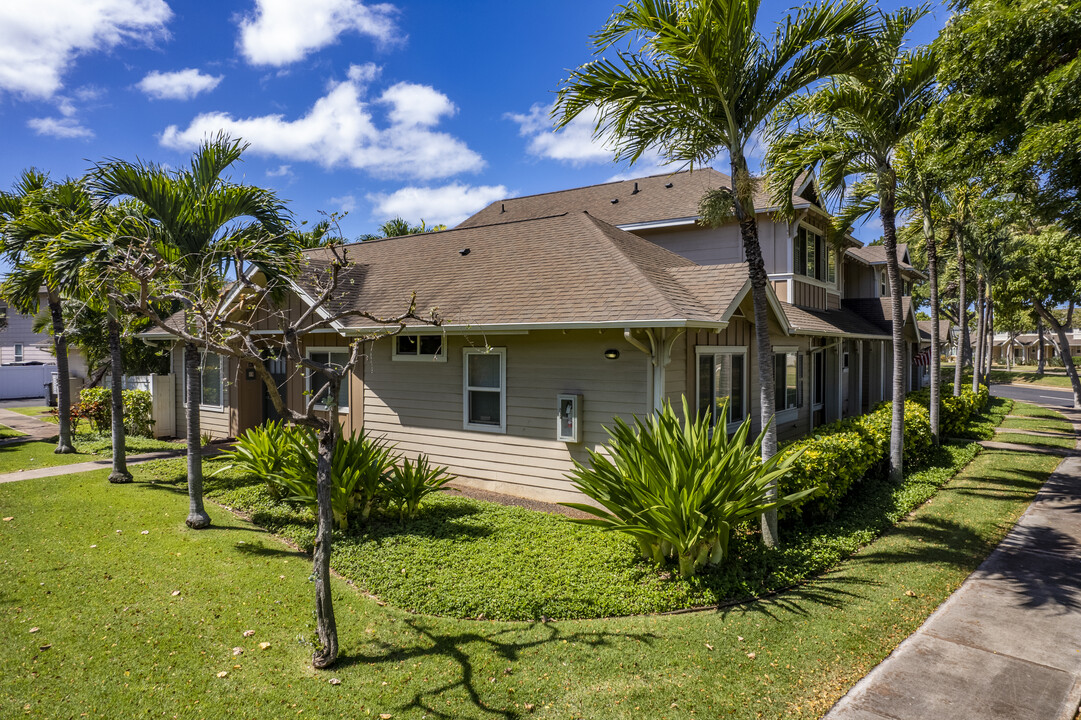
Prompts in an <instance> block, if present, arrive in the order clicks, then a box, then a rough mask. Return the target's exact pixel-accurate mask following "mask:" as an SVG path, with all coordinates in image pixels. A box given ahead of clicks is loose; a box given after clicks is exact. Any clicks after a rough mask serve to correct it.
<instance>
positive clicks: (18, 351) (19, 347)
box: [15, 343, 23, 362]
mask: <svg viewBox="0 0 1081 720" xmlns="http://www.w3.org/2000/svg"><path fill="white" fill-rule="evenodd" d="M22 361H23V344H22V343H15V362H22Z"/></svg>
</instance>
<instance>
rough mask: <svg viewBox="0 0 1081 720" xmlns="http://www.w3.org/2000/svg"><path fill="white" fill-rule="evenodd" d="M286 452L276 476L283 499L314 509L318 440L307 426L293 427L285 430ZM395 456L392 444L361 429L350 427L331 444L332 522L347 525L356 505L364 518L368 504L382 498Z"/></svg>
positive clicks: (368, 509) (367, 511) (365, 517)
mask: <svg viewBox="0 0 1081 720" xmlns="http://www.w3.org/2000/svg"><path fill="white" fill-rule="evenodd" d="M284 438H285V447H286V452H285V454H284V456H283V462H282V466H281V471H280V472H279V473H278V476H277V477H278V480H279V482H280V483H281V485H282V487H283V491H284V494H287V495H286V497H285V499H286V500H290V501H293V502H300V503H304V504H305V505H307V506H308V507H309V508H312V510H313V511H314V510H315V508H316V507H317V505H318V501H317V498H316V467H317V464H318V459H319V442H318V439H317V438H316V435H315V431H313V430H312V429H311V428H294V429H292V431H290V432H288V433H285V435H284ZM397 459H398V456H397V455H395V454H394V452H393V446H391V445H388V444H387V443H386V442H385V441H383V440H377V439H374V438H372V437H371V436H370V435H368V434H367V433H365V432H361V433H360V434H359V435H358V434H357V433H356V431H354V432H353V433H352V434H351V435H350V436H349V437H347V438H346V437H342V438H340V439H339V440H338V443H337V445H336V447H335V451H334V458H333V459H332V461H331V468H330V479H331V492H330V505H331V509H332V510H333V512H334V524H335V526H337V527H339V528H343V529H344V528H347V527H349V515H350V514H351V513H352V512H353V511H354V510H355V509H356V508H358V507H359V508H360V519H361V520H367V519H368V516H369V514H370V513H371V511H372V508H373V507H375V505H376V503H378V502H379V501H380V500H381V499H382V495H383V484H384V482H385V481H386V478H387V476H388V475H389V474H390V472H391V470H392V468H393V467H394V463H395V461H396V460H397Z"/></svg>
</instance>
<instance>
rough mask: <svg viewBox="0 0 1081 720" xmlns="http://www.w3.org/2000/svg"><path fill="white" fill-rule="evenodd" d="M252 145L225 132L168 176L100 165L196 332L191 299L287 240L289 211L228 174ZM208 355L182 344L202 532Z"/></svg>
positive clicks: (105, 183) (100, 187) (192, 505)
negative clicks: (264, 243) (132, 210)
mask: <svg viewBox="0 0 1081 720" xmlns="http://www.w3.org/2000/svg"><path fill="white" fill-rule="evenodd" d="M247 147H248V146H247V145H246V144H244V143H242V142H241V141H239V140H232V139H230V138H228V137H227V136H225V135H224V134H219V135H218V136H217V137H215V138H213V139H211V140H208V141H207V142H205V143H204V144H203V145H202V146H200V148H199V149H198V150H197V151H196V152H195V154H194V156H193V157H192V160H191V165H190V167H188V168H184V169H180V170H176V171H169V170H166V169H164V168H162V167H160V166H158V165H153V164H149V163H144V162H142V161H136V162H134V163H131V162H126V161H123V160H117V159H112V160H109V161H106V162H103V163H100V164H99V165H98V166H97V167H96V168H95V170H94V172H93V174H92V180H91V184H92V186H93V187H94V189H95V190H96V191H97V193H98V194H99V196H100V197H101V199H102V200H104V201H107V202H108V201H112V200H114V199H116V198H130V199H131V200H132V201H134V203H135V204H136V205H137V206H138V208H139V211H140V214H141V216H142V217H144V218H145V219H146V224H145V225H143V228H144V230H143V231H142V232H143V233H144V238H143V240H144V242H145V243H146V247H147V248H148V251H149V252H152V253H153V254H154V255H155V257H157V258H160V259H161V261H162V267H163V275H162V280H164V281H168V282H170V283H172V285H173V286H174V294H175V295H176V296H178V297H181V298H186V299H187V300H188V307H187V308H186V309H185V317H184V322H185V323H187V325H188V326H189V327H194V325H195V323H196V322H197V319H196V318H195V317H194V316H193V314H192V313H191V312H190V307H191V304H192V301H193V300H194V299H197V298H206V297H211V296H214V295H215V294H218V293H221V292H222V290H223V282H224V281H223V278H226V277H228V269H229V267H230V265H231V260H232V258H233V253H234V251H235V250H236V249H237V248H238V247H244V246H246V245H248V244H250V243H252V242H253V241H254V240H255V238H256V237H262V236H263V235H264V234H266V233H269V234H271V235H275V236H280V237H285V236H286V234H287V232H288V230H289V228H288V215H289V213H288V211H287V210H286V208H285V206H284V205H283V204H282V203H281V201H279V200H278V198H277V197H276V196H275V195H274V194H273V193H272V192H270V191H268V190H263V189H261V188H257V187H252V186H248V185H239V184H235V183H232V182H230V181H229V180H226V179H225V178H223V177H222V173H224V172H225V171H226V170H227V169H228V168H229V167H230V166H231V165H232V164H233V163H235V162H236V161H237V160H239V159H240V156H241V154H242V153H243V151H244V150H245V149H246V148H247ZM201 355H202V353H201V352H200V350H199V348H198V347H196V346H195V345H193V344H190V343H189V344H186V345H185V346H184V368H185V377H186V388H185V396H186V398H187V410H186V420H187V438H186V439H187V446H188V453H187V455H188V498H189V512H188V517H187V520H186V521H185V522H186V523H187V525H188V526H189V527H191V528H204V527H207V526H208V525H210V516H208V515H207V514H206V510H205V509H204V508H203V466H202V447H201V437H200V428H199V406H200V403H201V401H202V395H203V391H202V369H201V365H202V358H201Z"/></svg>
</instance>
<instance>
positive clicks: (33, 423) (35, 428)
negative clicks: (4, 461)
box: [0, 408, 59, 445]
mask: <svg viewBox="0 0 1081 720" xmlns="http://www.w3.org/2000/svg"><path fill="white" fill-rule="evenodd" d="M0 425H7V426H8V427H9V428H11V429H12V430H18V431H19V432H21V433H25V436H24V437H15V438H5V439H4V440H3V441H2V443H0V444H4V445H11V444H14V443H20V442H27V441H30V440H48V439H49V438H51V437H53V436H54V435H56V433H57V432H59V428H58V427H57V426H56V425H54V424H53V423H51V422H47V421H45V420H38V419H37V418H35V417H30V416H29V415H23V414H22V413H17V412H14V411H13V410H6V409H4V408H0Z"/></svg>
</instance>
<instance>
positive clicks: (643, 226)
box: [616, 215, 698, 232]
mask: <svg viewBox="0 0 1081 720" xmlns="http://www.w3.org/2000/svg"><path fill="white" fill-rule="evenodd" d="M696 222H698V216H697V215H695V216H694V217H684V218H669V219H665V220H651V221H650V222H640V223H627V224H626V225H616V227H617V228H619V229H620V230H626V231H627V232H634V231H635V230H653V229H660V228H666V227H682V226H686V225H694V224H695V223H696Z"/></svg>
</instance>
